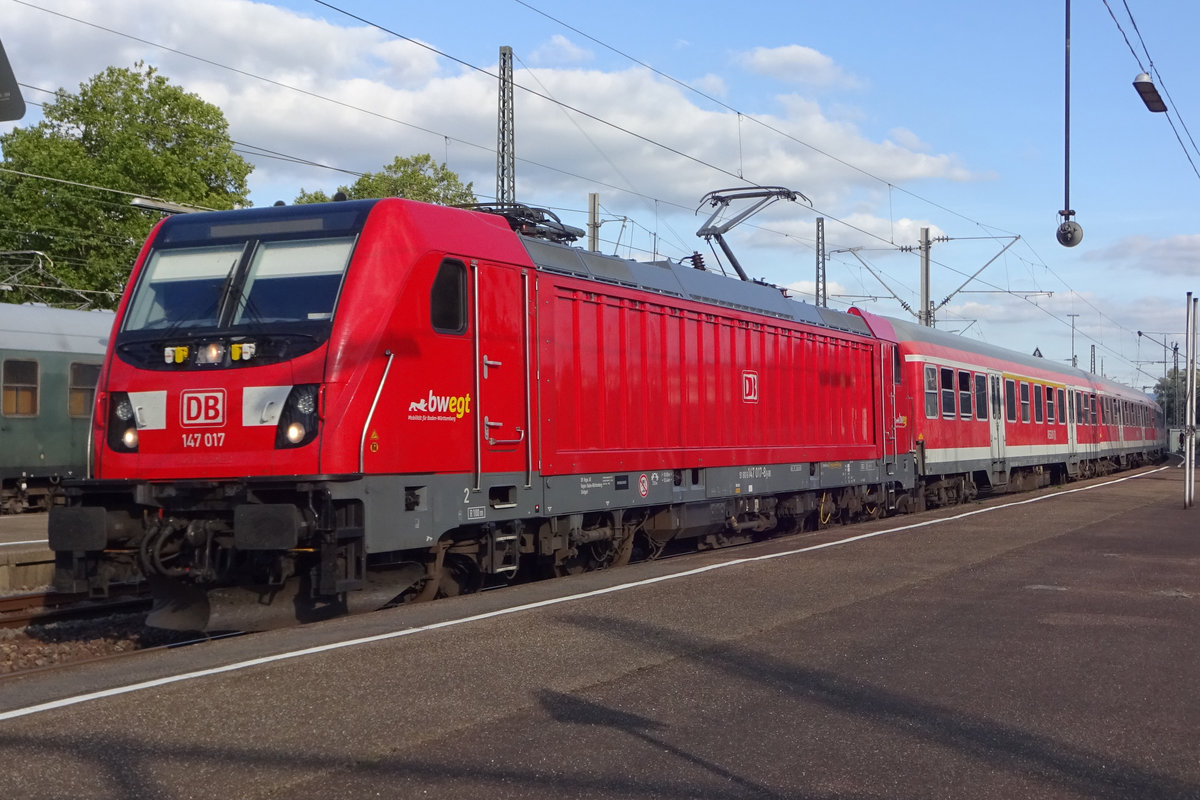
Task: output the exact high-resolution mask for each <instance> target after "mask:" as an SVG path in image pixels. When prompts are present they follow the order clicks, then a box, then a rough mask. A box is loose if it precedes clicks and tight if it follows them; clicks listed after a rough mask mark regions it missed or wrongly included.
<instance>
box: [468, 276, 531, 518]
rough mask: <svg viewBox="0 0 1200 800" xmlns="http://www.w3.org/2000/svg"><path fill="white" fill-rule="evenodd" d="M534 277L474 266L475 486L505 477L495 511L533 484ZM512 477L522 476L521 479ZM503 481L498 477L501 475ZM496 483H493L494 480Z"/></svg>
mask: <svg viewBox="0 0 1200 800" xmlns="http://www.w3.org/2000/svg"><path fill="white" fill-rule="evenodd" d="M530 280H531V279H530V275H529V273H528V271H526V270H523V269H520V268H517V267H507V266H500V265H496V264H487V263H483V262H478V261H472V262H471V281H472V291H471V295H472V296H471V308H472V314H473V315H474V323H475V324H474V326H473V328H474V331H475V342H474V344H475V397H476V405H475V407H476V414H475V419H476V424H477V426H478V427H477V428H476V434H475V436H476V443H475V452H476V462H475V466H476V469H475V488H476V489H482V488H484V487H483V483H484V482H485V481H484V479H483V476H484V475H493V474H495V473H505V474H507V476H508V477H500V483H501V484H504V485H505V486H508V485H509V484H512V486H511V487H510V488H512V489H513V491H514V496H513V497H511V498H507V497H505V493H504V489H503V487H502V488H501V489H499V490H493V491H492V493H493V495H494V496H492V497H491V498H490V500H491V503H492V505H493V506H494V507H503V506H505V505H510V504H514V503H515V502H516V498H515V487H516V485H518V483H520V484H521V485H523V486H529V485H530V483H531V481H532V477H533V476H532V464H533V458H532V456H533V449H532V443H531V441H530V421H531V417H532V408H531V398H530V395H529V364H530V358H529V346H530V331H529V307H530V306H529V299H530ZM512 473H520V474H521V475H522V476H523V477H522V478H520V479H518V478H516V477H514V476H513V475H512ZM498 477H499V476H498ZM493 482H494V481H493Z"/></svg>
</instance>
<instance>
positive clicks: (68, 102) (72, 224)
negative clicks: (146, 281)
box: [0, 62, 253, 306]
mask: <svg viewBox="0 0 1200 800" xmlns="http://www.w3.org/2000/svg"><path fill="white" fill-rule="evenodd" d="M42 114H43V117H44V119H43V121H41V122H39V123H38V124H36V125H34V126H32V127H28V128H16V129H14V130H13V131H12V132H10V133H8V134H6V135H3V136H0V150H2V151H3V155H4V157H3V160H2V161H0V165H2V166H3V167H4V168H5V169H7V170H13V171H16V172H20V173H24V174H23V175H17V174H13V172H0V219H3V223H0V250H4V251H38V252H40V253H44V254H45V255H46V256H47V257H48V258H49V262H50V264H51V266H50V267H49V269H50V270H51V272H52V273H53V275H54V276H55V277H57V278H58V279H60V280H61V281H62V282H63V283H65V284H67V285H68V286H71V287H74V288H77V289H85V290H92V291H102V292H103V291H107V292H120V291H121V288H122V287H123V286H124V284H125V281H126V279H127V278H128V276H129V270H130V268H131V267H132V266H133V262H134V260H135V259H136V257H137V253H138V249H139V248H140V247H141V244H142V242H143V241H144V240H145V238H146V236H147V234H148V233H149V232H150V229H151V228H152V227H153V226H154V224H155V223H156V222H157V221H158V220H159V219H160V218H161V215H160V214H159V213H157V212H148V211H147V210H146V209H140V208H136V207H133V206H131V205H130V200H131V198H130V197H129V196H127V195H123V194H119V193H114V192H111V191H104V190H103V189H99V188H90V187H105V188H106V189H115V190H118V192H127V193H131V194H134V195H140V196H145V197H151V198H159V199H164V200H170V201H173V202H177V203H186V204H191V205H196V206H201V207H205V208H213V209H228V208H233V207H234V206H235V205H248V201H247V193H248V190H247V185H246V177H247V176H248V175H249V174H250V171H251V170H252V169H253V167H252V166H251V165H250V164H249V163H247V162H246V161H245V160H244V159H243V158H242V157H241V156H239V155H238V154H236V153H235V152H233V142H232V141H231V140H230V139H229V133H228V123H227V122H226V120H225V116H224V114H223V113H222V112H221V110H220V109H219V108H217V107H216V106H214V105H211V104H210V103H207V102H205V101H204V100H202V99H201V98H200V97H199V96H197V95H195V94H190V93H188V92H186V91H184V90H183V89H182V88H180V87H178V86H175V85H172V84H171V83H169V82H168V81H167V79H166V78H165V77H163V76H161V75H159V74H158V73H157V70H156V69H155V68H154V67H147V66H145V65H144V64H143V63H141V62H138V63H137V64H136V65H135V67H134V68H133V69H123V68H118V67H109V68H107V69H105V70H104V71H103V72H101V73H99V74H97V75H95V76H94V77H93V78H92V79H91V80H90V81H89V82H87V83H85V84H82V85H81V86H80V89H79V92H78V93H77V94H71V93H69V92H67V91H66V90H65V89H60V90H59V91H58V92H56V93H55V96H54V100H52V101H50V102H48V103H46V104H45V105H44V106H43V108H42ZM32 176H43V177H32ZM45 178H53V179H56V180H55V181H47V180H45ZM0 268H2V267H0ZM13 294H14V295H16V296H13V297H10V298H6V299H11V300H17V301H19V300H22V299H26V298H25V297H24V296H22V295H21V294H20V292H14V293H13ZM112 304H113V301H112V300H110V301H109V302H101V303H97V305H106V306H111V305H112Z"/></svg>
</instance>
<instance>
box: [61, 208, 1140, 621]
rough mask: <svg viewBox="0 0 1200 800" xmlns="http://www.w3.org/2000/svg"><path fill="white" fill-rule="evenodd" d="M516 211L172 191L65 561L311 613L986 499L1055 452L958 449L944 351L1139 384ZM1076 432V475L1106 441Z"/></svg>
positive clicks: (105, 577) (260, 610)
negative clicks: (930, 411) (837, 304)
mask: <svg viewBox="0 0 1200 800" xmlns="http://www.w3.org/2000/svg"><path fill="white" fill-rule="evenodd" d="M504 211H505V213H503V214H497V213H489V212H486V211H482V210H465V209H453V208H446V207H441V206H432V205H427V204H422V203H417V202H412V201H406V200H401V199H385V200H377V201H376V200H369V201H353V202H342V203H330V204H321V205H306V206H291V207H271V208H263V209H245V210H238V211H230V212H217V213H204V214H189V215H180V216H175V217H171V218H169V219H167V220H164V222H163V223H161V224H160V225H159V226H158V228H156V230H155V231H154V232H153V234H152V235H151V237H150V239H149V240H148V242H147V244H146V246H145V247H144V248H143V251H142V253H141V255H140V257H139V259H138V262H137V264H136V266H135V268H134V270H133V273H132V276H131V279H130V281H129V288H128V290H127V292H126V295H125V297H124V298H123V299H122V302H121V307H120V309H119V311H118V322H117V324H116V326H115V329H114V336H113V340H112V343H111V345H110V349H109V352H108V355H107V358H106V362H105V365H104V368H103V371H102V374H101V378H100V382H99V385H98V388H97V392H96V405H95V412H94V423H93V451H92V457H91V469H92V472H91V475H90V476H89V479H88V480H86V481H81V482H78V483H76V484H75V485H73V486H71V487H70V488H69V490H68V504H67V505H66V506H63V507H59V508H55V509H53V510H52V512H51V517H50V542H51V547H52V548H53V549H54V550H55V551H56V552H57V571H56V585H57V587H58V588H59V589H60V590H64V591H80V590H84V589H86V590H89V591H91V592H92V593H94V594H103V593H105V592H106V591H107V589H108V587H109V585H110V584H112V583H113V582H117V581H127V580H138V579H143V578H144V579H147V580H148V581H149V582H150V583H151V586H152V587H153V590H154V592H155V595H156V598H157V600H158V601H159V602H158V603H157V604H156V608H155V611H154V612H152V614H151V617H150V619H149V620H148V621H149V623H150V624H153V625H157V626H160V627H171V628H180V629H219V628H224V627H228V626H230V625H237V626H243V625H245V624H247V623H246V617H244V616H243V617H234V618H229V617H223V616H222V615H221V613H218V612H219V611H224V610H228V609H229V608H232V609H234V610H246V609H249V610H250V611H252V613H253V614H254V615H260V614H265V613H266V612H268V611H270V610H277V611H279V612H282V613H283V614H286V615H287V616H288V617H289V618H290V617H294V618H296V619H299V620H301V621H303V620H308V619H317V618H320V617H322V616H326V615H332V614H337V613H344V612H345V611H346V610H347V609H348V608H351V607H355V606H361V607H368V608H369V607H377V606H379V605H382V604H386V603H389V602H395V601H400V600H410V599H428V598H433V597H435V596H438V595H450V594H457V593H461V592H467V591H472V590H475V589H477V588H479V587H480V586H482V585H483V584H484V582H485V581H487V580H489V579H497V578H506V579H519V578H521V577H523V576H535V575H536V576H540V575H548V574H562V573H567V572H574V571H579V570H585V569H594V568H600V567H605V566H610V565H616V564H621V563H623V562H625V561H627V560H628V559H629V558H630V556H631V553H633V552H634V549H635V547H637V548H639V549H640V550H641V551H642V552H643V553H644V554H646V555H647V556H651V557H652V556H654V555H656V554H657V553H659V552H661V551H662V550H663V548H665V547H666V546H667V544H668V543H669V542H671V541H672V540H685V541H691V542H694V543H695V545H696V546H698V547H701V548H704V547H717V546H722V545H725V544H730V543H734V542H739V541H746V540H749V539H751V538H753V537H755V536H760V535H764V534H767V533H775V532H787V531H794V530H798V529H802V528H803V527H806V526H809V527H815V526H820V525H822V524H825V523H827V522H829V521H830V520H833V519H835V518H836V519H839V520H842V521H846V520H849V519H853V518H856V517H864V516H866V517H870V516H878V515H881V514H884V513H887V512H888V511H891V510H906V509H909V508H913V507H917V506H922V505H924V503H925V500H926V498H927V497H928V498H930V499H933V500H940V499H943V497H948V495H947V491H946V486H948V485H952V484H954V482H955V480H958V481H959V482H960V483H961V484H962V486H963V487H964V488H962V489H960V491H959V495H958V499H965V497H966V496H968V495H969V491H968V490H967V489H966V488H965V485H966V483H967V481H968V480H971V481H973V482H974V483H976V484H977V483H978V482H979V481H980V480H981V478H979V477H978V476H979V474H980V471H986V474H987V476H988V482H989V483H992V484H1003V483H1005V482H1006V481H1007V480H1008V479H1009V476H1011V475H1019V474H1021V473H1020V472H1019V470H1022V469H1031V468H1032V466H1029V467H1027V466H1026V462H1025V461H1023V460H1022V459H1024V458H1025V456H1026V451H1025V450H1023V449H1021V448H1023V447H1025V445H1024V440H1022V439H1020V437H1021V436H1022V435H1024V433H1022V431H1021V429H1020V428H1019V425H1020V424H1021V423H1017V424H1016V425H1013V424H1007V425H1006V426H1005V430H1006V436H1007V437H1008V438H1007V439H1006V440H1005V444H1004V448H1005V450H1004V452H1003V453H1002V454H1001V458H999V459H996V458H992V453H991V452H990V451H988V445H987V441H988V440H987V431H986V430H983V434H982V435H983V438H982V439H981V440H980V441H982V442H983V444H982V445H979V444H970V445H965V446H963V447H959V448H956V447H955V446H952V444H951V440H953V439H954V437H956V436H959V435H960V433H959V432H958V431H959V430H960V429H961V431H962V432H963V433H962V434H961V435H968V433H967V432H968V431H969V435H970V436H971V437H974V438H978V437H979V436H980V430H981V429H984V428H986V427H987V426H988V425H990V424H991V423H986V424H985V423H983V418H982V417H979V418H978V419H977V418H976V417H975V416H971V417H970V418H968V417H967V416H965V415H963V414H960V413H959V412H960V411H961V409H960V407H959V406H958V405H957V404H956V405H955V406H954V411H955V416H954V421H953V424H951V420H950V416H949V415H947V414H943V413H942V412H941V409H942V406H941V405H939V406H938V407H937V413H935V414H934V415H933V416H932V417H929V416H926V415H925V414H924V406H923V403H925V401H926V394H924V393H923V387H925V385H926V384H924V383H923V382H922V381H924V380H925V377H924V372H923V371H922V370H924V369H925V368H926V366H927V363H926V362H928V365H929V366H936V368H937V369H941V366H940V365H941V364H943V362H944V363H946V364H954V365H957V364H972V365H973V366H971V367H970V368H969V370H968V371H969V373H970V374H972V375H975V374H982V373H985V371H986V374H988V375H990V374H991V371H994V372H995V373H996V374H997V375H998V376H1003V377H1005V378H1006V379H1007V378H1008V377H1010V376H1011V377H1012V378H1013V380H1014V385H1016V383H1015V382H1016V381H1017V380H1018V378H1019V376H1022V375H1023V376H1025V378H1028V379H1033V385H1034V386H1035V389H1034V390H1033V391H1034V392H1035V394H1036V392H1037V388H1036V387H1038V386H1040V387H1041V389H1042V392H1043V394H1042V395H1041V397H1042V398H1043V399H1044V397H1045V394H1044V392H1045V391H1046V389H1047V387H1050V388H1053V389H1054V390H1055V392H1057V389H1058V388H1060V387H1061V388H1062V389H1063V390H1064V391H1067V390H1068V389H1070V390H1071V391H1072V392H1076V393H1078V392H1080V391H1083V390H1086V391H1085V394H1087V393H1094V394H1097V396H1104V397H1112V398H1114V402H1116V401H1117V400H1120V401H1123V402H1128V403H1130V404H1131V406H1132V405H1137V404H1138V401H1136V399H1135V398H1134V397H1133V396H1132V395H1129V394H1121V395H1118V394H1117V393H1116V391H1115V389H1111V387H1109V386H1107V385H1105V386H1104V387H1101V386H1100V385H1099V384H1097V383H1096V382H1094V380H1093V381H1092V382H1091V383H1087V382H1086V381H1085V377H1086V376H1083V375H1082V374H1081V373H1077V374H1074V375H1072V376H1070V377H1069V379H1068V377H1065V376H1062V375H1060V374H1059V373H1058V372H1055V371H1053V370H1047V371H1045V372H1044V373H1035V372H1029V371H1026V372H1024V373H1022V372H1020V370H1019V369H1018V366H1017V365H1018V364H1019V358H1020V357H1019V356H1015V355H1014V354H1011V353H1010V354H1007V356H1008V359H1009V360H1008V361H1005V360H1004V359H1003V358H1001V357H999V356H997V357H996V358H995V360H994V361H987V362H986V363H984V362H980V361H979V359H978V358H977V356H979V355H981V353H979V352H977V351H976V352H972V351H971V350H970V349H969V348H960V349H961V352H959V353H958V355H955V356H953V357H952V356H951V355H949V354H948V353H949V350H952V349H953V347H954V346H953V345H949V344H945V343H944V342H943V340H945V341H955V342H957V341H958V340H957V338H956V337H946V336H945V335H944V334H936V332H930V333H929V334H928V335H929V336H930V337H932V338H928V339H926V338H924V334H922V335H918V333H919V332H913V331H910V330H908V329H907V328H906V327H905V326H904V325H903V324H901V323H896V322H891V321H887V320H883V319H882V318H879V317H874V316H872V315H869V314H861V313H852V314H846V313H840V312H836V311H830V310H827V309H823V308H817V307H814V306H811V305H808V304H804V303H799V302H796V301H793V300H789V299H788V298H786V297H785V294H784V293H783V292H782V291H781V290H780V289H778V288H776V287H773V286H768V285H763V284H758V283H754V282H750V281H736V280H731V279H729V278H726V277H724V276H721V275H716V274H713V273H709V272H706V271H703V270H702V269H696V268H693V267H690V266H683V265H681V264H673V263H665V262H655V263H638V262H633V261H628V260H624V259H619V258H615V257H610V256H603V255H600V254H597V253H591V252H586V251H582V250H579V249H576V248H572V247H569V246H567V245H566V244H564V243H563V242H564V241H569V240H570V239H572V238H573V235H572V232H571V230H570V229H567V228H565V226H562V225H561V223H558V222H557V221H556V220H554V219H551V218H550V217H548V216H547V215H546V214H545V213H535V212H533V211H531V210H529V209H524V208H523V207H509V208H506V209H504ZM936 342H943V344H941V345H936V346H935V343H936ZM936 347H943V348H946V352H941V351H937V352H935V349H936ZM997 352H999V351H997ZM939 359H941V360H939ZM956 359H957V360H956ZM951 369H952V371H953V370H954V369H957V367H956V366H952V367H951ZM935 372H936V369H935ZM1059 372H1061V371H1059ZM956 374H957V373H956ZM939 380H940V373H939ZM954 380H955V381H957V380H959V379H958V378H957V377H955V378H954ZM972 380H974V379H973V378H972ZM1023 382H1025V383H1028V382H1029V381H1027V380H1026V381H1023ZM955 386H956V387H957V384H955ZM939 387H940V384H939ZM939 392H940V388H939ZM956 392H957V389H956ZM1105 392H1107V394H1105ZM954 397H955V398H959V397H960V395H959V394H957V393H956V394H954ZM941 399H942V395H941V394H940V393H939V394H938V400H939V404H940V403H941ZM1055 402H1056V405H1055V409H1056V410H1057V409H1061V408H1062V407H1063V405H1064V401H1063V400H1062V399H1059V398H1058V397H1057V394H1056V395H1055ZM1081 402H1082V400H1081ZM956 403H957V399H956ZM1142 403H1143V404H1144V399H1143V401H1142ZM1022 408H1024V407H1022ZM1089 408H1090V406H1089ZM1097 408H1099V406H1097ZM918 412H920V413H918ZM1059 413H1061V412H1057V413H1056V415H1055V420H1056V422H1055V423H1054V424H1058V423H1057V420H1058V414H1059ZM1099 413H1100V412H1099V411H1097V412H1096V414H1097V416H1096V417H1095V418H1096V419H1099V418H1100V417H1099V416H1098V414H1099ZM990 418H991V417H989V419H990ZM1105 419H1108V417H1105ZM1031 424H1037V423H1031ZM1041 425H1042V427H1041V428H1038V429H1037V430H1038V431H1039V432H1041V433H1042V434H1043V435H1048V434H1049V433H1050V431H1049V427H1048V426H1047V425H1046V423H1041ZM1068 429H1069V430H1072V431H1075V433H1074V434H1072V435H1074V436H1076V438H1075V439H1072V440H1071V441H1073V442H1075V443H1076V445H1077V449H1076V450H1075V451H1072V452H1074V453H1076V454H1077V458H1076V459H1074V460H1072V459H1071V458H1069V457H1068V458H1066V459H1065V460H1064V462H1063V463H1064V464H1065V465H1066V466H1064V467H1063V471H1062V474H1061V477H1067V476H1068V475H1073V474H1075V472H1076V471H1079V470H1082V467H1081V465H1084V464H1093V463H1095V462H1097V460H1098V459H1099V458H1100V457H1101V456H1100V455H1099V453H1100V448H1099V446H1098V447H1097V448H1095V449H1093V450H1086V449H1079V445H1080V443H1082V442H1084V441H1085V440H1086V441H1089V442H1090V439H1088V436H1090V435H1091V434H1090V433H1083V432H1082V431H1083V428H1082V427H1081V426H1078V425H1075V426H1071V425H1068ZM1087 430H1088V431H1091V428H1088V429H1087ZM1119 430H1124V428H1121V429H1119ZM1097 435H1100V436H1106V437H1108V438H1106V439H1104V441H1105V442H1114V441H1123V442H1124V443H1125V444H1128V445H1129V446H1130V447H1133V446H1134V445H1133V441H1132V439H1126V440H1120V434H1119V433H1117V434H1114V433H1113V432H1112V431H1111V430H1108V429H1105V432H1104V433H1102V434H1097ZM1114 436H1116V437H1117V438H1116V439H1114V438H1113V437H1114ZM972 441H973V440H972ZM1105 447H1108V445H1105ZM1122 447H1124V444H1123V445H1122ZM980 448H982V451H981V453H976V452H975V451H977V450H980ZM958 450H963V452H964V453H965V454H966V455H965V456H964V457H963V458H961V459H960V458H959V456H958V453H957V451H958ZM1117 450H1120V451H1121V452H1120V453H1118V452H1117ZM944 451H945V452H944ZM950 451H953V452H950ZM983 451H987V452H983ZM1029 452H1031V453H1032V452H1033V451H1029ZM1104 452H1105V454H1106V455H1105V456H1103V457H1104V458H1112V457H1113V456H1114V455H1115V456H1116V457H1117V458H1118V459H1120V458H1125V459H1129V458H1130V455H1128V454H1126V453H1125V451H1124V450H1122V449H1121V448H1117V449H1116V450H1111V451H1110V450H1105V451H1104ZM947 454H948V456H947ZM981 454H983V455H986V456H987V458H984V459H982V460H978V461H976V460H972V459H976V458H977V457H978V456H980V455H981ZM1092 454H1095V455H1094V456H1093V455H1092ZM1068 455H1069V454H1068ZM944 456H947V457H944ZM967 456H969V457H970V458H967ZM1055 457H1057V454H1055ZM956 459H958V460H956ZM985 462H986V463H985ZM919 464H920V466H922V467H923V469H924V470H925V472H928V473H929V475H931V476H933V477H932V478H926V476H925V474H924V473H919V472H918V465H919ZM952 473H953V474H952ZM1001 474H1003V476H1004V480H1000V479H999V476H1000V475H1001ZM1051 474H1055V472H1054V469H1053V468H1052V469H1051ZM955 476H957V478H956V477H955ZM926 482H928V483H929V484H930V485H929V487H928V488H927V487H926ZM254 622H255V620H254V619H250V620H249V624H254Z"/></svg>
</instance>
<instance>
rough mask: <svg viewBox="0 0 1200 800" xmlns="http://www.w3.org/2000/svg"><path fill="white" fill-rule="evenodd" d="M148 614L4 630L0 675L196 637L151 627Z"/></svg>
mask: <svg viewBox="0 0 1200 800" xmlns="http://www.w3.org/2000/svg"><path fill="white" fill-rule="evenodd" d="M144 618H145V614H116V615H112V616H108V617H102V618H98V619H94V620H85V621H72V622H52V623H48V624H46V625H30V626H29V627H26V628H0V675H9V674H12V673H15V672H23V671H25V670H31V669H41V668H45V667H55V666H60V665H63V664H69V663H72V662H76V661H85V660H87V659H92V658H101V657H104V656H112V655H118V654H121V653H128V652H131V651H133V650H141V649H144V648H146V647H157V646H160V645H166V644H171V643H173V642H177V641H183V640H184V639H185V638H194V636H191V637H189V636H186V635H184V634H178V633H174V632H171V631H161V630H156V629H153V628H147V627H145V626H144V625H143V624H142V620H143V619H144Z"/></svg>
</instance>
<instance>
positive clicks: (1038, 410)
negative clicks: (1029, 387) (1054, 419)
mask: <svg viewBox="0 0 1200 800" xmlns="http://www.w3.org/2000/svg"><path fill="white" fill-rule="evenodd" d="M1044 402H1045V398H1044V397H1043V395H1042V385H1041V384H1040V383H1035V384H1034V385H1033V421H1034V422H1037V423H1041V421H1042V412H1043V411H1044V410H1045V408H1044V406H1043V405H1042V404H1043V403H1044Z"/></svg>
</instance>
